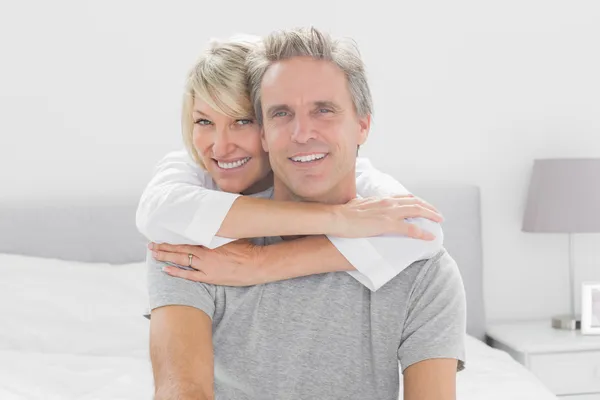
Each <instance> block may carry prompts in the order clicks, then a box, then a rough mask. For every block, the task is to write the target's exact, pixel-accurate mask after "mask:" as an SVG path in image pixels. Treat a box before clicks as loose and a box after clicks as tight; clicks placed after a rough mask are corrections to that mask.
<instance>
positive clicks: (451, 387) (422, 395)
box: [404, 358, 457, 400]
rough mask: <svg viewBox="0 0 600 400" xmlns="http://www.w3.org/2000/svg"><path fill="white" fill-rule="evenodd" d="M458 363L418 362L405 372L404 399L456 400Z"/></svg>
mask: <svg viewBox="0 0 600 400" xmlns="http://www.w3.org/2000/svg"><path fill="white" fill-rule="evenodd" d="M456 368H457V361H456V360H455V359H451V358H438V359H430V360H424V361H421V362H418V363H416V364H413V365H411V366H410V367H408V368H406V370H405V371H404V399H406V400H433V399H435V400H455V399H456Z"/></svg>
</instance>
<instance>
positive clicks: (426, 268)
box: [391, 248, 460, 287]
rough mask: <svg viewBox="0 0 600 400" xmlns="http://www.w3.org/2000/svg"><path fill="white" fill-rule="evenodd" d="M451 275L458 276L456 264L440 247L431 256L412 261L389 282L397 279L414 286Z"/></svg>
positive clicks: (440, 279)
mask: <svg viewBox="0 0 600 400" xmlns="http://www.w3.org/2000/svg"><path fill="white" fill-rule="evenodd" d="M452 277H459V278H460V271H459V269H458V265H457V264H456V262H455V261H454V259H453V258H452V257H451V256H450V254H449V253H448V251H447V250H446V249H445V248H442V249H441V250H439V251H438V252H436V253H435V254H433V255H432V256H431V257H428V258H424V259H422V260H418V261H415V262H413V263H412V264H410V265H409V266H408V267H406V268H405V269H404V270H403V271H402V272H400V273H399V274H398V275H397V276H396V277H395V278H394V279H392V281H391V282H393V281H396V280H399V281H404V282H405V283H410V284H412V285H413V286H414V287H416V286H420V285H422V284H424V283H430V282H433V281H443V280H445V279H451V278H452Z"/></svg>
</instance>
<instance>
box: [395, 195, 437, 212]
mask: <svg viewBox="0 0 600 400" xmlns="http://www.w3.org/2000/svg"><path fill="white" fill-rule="evenodd" d="M399 200H400V202H401V203H404V204H420V205H422V206H423V207H425V208H428V209H430V210H432V211H435V212H439V211H438V209H437V208H435V207H434V206H433V205H431V204H429V203H428V202H426V201H425V200H423V199H421V198H419V197H412V198H406V199H399Z"/></svg>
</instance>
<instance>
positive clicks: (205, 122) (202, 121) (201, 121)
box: [194, 118, 212, 125]
mask: <svg viewBox="0 0 600 400" xmlns="http://www.w3.org/2000/svg"><path fill="white" fill-rule="evenodd" d="M194 123H195V124H197V125H210V124H212V122H210V121H209V120H207V119H204V118H200V119H197V120H196V121H194Z"/></svg>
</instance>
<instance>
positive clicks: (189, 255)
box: [188, 253, 194, 267]
mask: <svg viewBox="0 0 600 400" xmlns="http://www.w3.org/2000/svg"><path fill="white" fill-rule="evenodd" d="M188 258H189V259H190V264H189V265H188V267H191V266H192V261H193V260H194V255H193V254H192V253H189V254H188Z"/></svg>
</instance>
